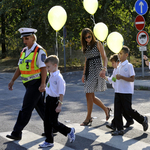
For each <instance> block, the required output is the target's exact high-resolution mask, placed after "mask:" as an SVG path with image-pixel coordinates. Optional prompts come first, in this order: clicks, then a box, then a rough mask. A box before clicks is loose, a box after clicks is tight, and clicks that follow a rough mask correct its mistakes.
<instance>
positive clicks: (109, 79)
mask: <svg viewBox="0 0 150 150" xmlns="http://www.w3.org/2000/svg"><path fill="white" fill-rule="evenodd" d="M116 74H117V68H114V70H113V73H112V75H111V77H108V78H107V79H108V82H109V83H110V84H112V87H113V88H114V89H116V86H117V83H118V80H116V82H114V81H113V80H112V78H113V77H114V78H116Z"/></svg>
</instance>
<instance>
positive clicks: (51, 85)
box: [46, 70, 66, 97]
mask: <svg viewBox="0 0 150 150" xmlns="http://www.w3.org/2000/svg"><path fill="white" fill-rule="evenodd" d="M65 90H66V83H65V80H64V79H63V76H62V75H61V73H60V71H59V70H57V71H55V72H53V73H50V78H49V80H48V82H47V86H46V94H48V95H49V96H52V97H59V95H60V94H63V95H64V94H65Z"/></svg>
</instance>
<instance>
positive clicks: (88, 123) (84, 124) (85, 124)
mask: <svg viewBox="0 0 150 150" xmlns="http://www.w3.org/2000/svg"><path fill="white" fill-rule="evenodd" d="M92 122H93V118H90V119H89V121H88V122H83V123H81V124H80V126H91V125H92Z"/></svg>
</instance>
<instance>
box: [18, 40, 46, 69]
mask: <svg viewBox="0 0 150 150" xmlns="http://www.w3.org/2000/svg"><path fill="white" fill-rule="evenodd" d="M36 46H38V47H39V48H41V49H42V47H41V46H40V45H38V44H37V43H36V42H35V43H34V44H33V45H32V47H31V48H30V49H28V47H27V48H26V53H25V57H27V56H28V55H29V54H30V53H31V52H32V51H34V49H35V47H36ZM45 59H46V53H45V52H44V51H43V50H40V51H39V53H38V56H37V61H36V65H37V66H38V67H39V68H42V67H46V65H45V63H44V60H45ZM19 64H20V60H19V62H18V65H19Z"/></svg>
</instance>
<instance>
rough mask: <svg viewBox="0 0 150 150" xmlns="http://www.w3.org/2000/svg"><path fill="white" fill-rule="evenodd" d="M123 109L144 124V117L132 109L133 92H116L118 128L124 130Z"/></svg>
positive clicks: (115, 106)
mask: <svg viewBox="0 0 150 150" xmlns="http://www.w3.org/2000/svg"><path fill="white" fill-rule="evenodd" d="M122 111H123V112H125V113H126V114H128V115H129V116H131V117H132V118H133V119H135V120H136V121H137V122H138V123H140V124H142V123H143V121H144V117H143V116H142V115H141V114H139V113H138V112H137V111H136V110H134V109H132V94H123V93H115V104H114V119H115V125H116V127H117V129H118V130H123V121H122Z"/></svg>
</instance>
